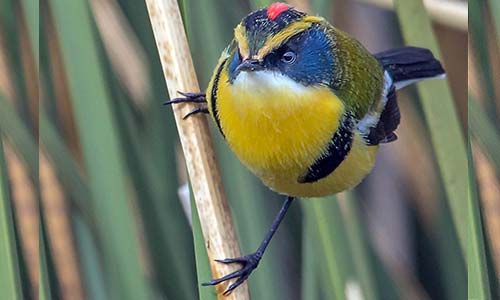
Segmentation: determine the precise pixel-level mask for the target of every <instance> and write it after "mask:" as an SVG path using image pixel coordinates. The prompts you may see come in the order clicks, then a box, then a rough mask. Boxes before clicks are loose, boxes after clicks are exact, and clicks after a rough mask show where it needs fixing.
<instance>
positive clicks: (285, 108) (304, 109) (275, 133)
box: [217, 74, 378, 197]
mask: <svg viewBox="0 0 500 300" xmlns="http://www.w3.org/2000/svg"><path fill="white" fill-rule="evenodd" d="M219 82H221V83H220V85H219V88H218V93H217V112H218V116H219V120H220V125H221V128H222V131H223V132H224V134H225V138H226V141H227V142H228V144H229V147H230V148H231V149H232V150H233V152H234V153H235V154H236V156H237V157H238V158H239V159H240V160H241V161H242V162H243V164H245V165H246V166H247V167H248V168H249V169H250V170H251V171H252V172H253V173H254V174H255V175H256V176H258V177H259V178H260V179H261V180H262V181H263V182H264V184H266V185H267V186H269V187H270V188H271V189H273V190H275V191H276V192H279V193H282V194H286V195H290V196H301V197H317V196H325V195H330V194H334V193H337V192H340V191H342V190H345V189H348V188H350V187H352V186H354V185H356V184H357V183H359V181H361V179H362V178H363V177H364V176H365V175H366V174H367V173H368V172H369V170H370V169H371V168H372V166H373V162H374V158H375V154H376V152H377V148H378V147H368V146H366V145H365V144H364V142H363V141H362V139H361V137H360V136H359V135H357V134H356V135H355V138H354V142H353V146H352V148H351V151H350V153H349V154H348V156H347V157H346V159H345V160H344V162H343V163H342V164H341V165H340V166H339V167H338V168H337V169H336V170H335V171H334V172H332V174H330V175H329V176H327V177H325V178H323V179H321V180H319V181H317V182H314V183H298V181H297V179H298V178H299V176H301V175H303V174H304V173H305V172H306V171H307V168H308V167H309V166H310V165H312V164H313V163H314V161H315V160H316V159H317V158H318V157H320V155H321V154H322V153H323V152H324V150H325V149H326V147H327V145H328V143H329V142H330V140H331V138H332V136H333V134H334V133H335V131H336V130H337V127H338V126H339V122H340V118H341V116H342V114H343V112H344V106H343V104H342V102H341V101H340V100H339V99H338V98H337V96H335V94H333V93H332V92H331V90H329V89H328V88H326V87H324V88H304V89H301V90H300V91H294V92H291V91H290V90H289V89H280V88H277V87H276V86H273V87H272V88H271V87H270V88H266V87H265V86H264V87H260V86H259V88H251V89H249V88H248V87H247V86H233V85H231V84H229V82H228V81H227V78H226V77H225V75H224V74H223V75H221V78H220V80H219Z"/></svg>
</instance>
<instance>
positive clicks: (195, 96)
mask: <svg viewBox="0 0 500 300" xmlns="http://www.w3.org/2000/svg"><path fill="white" fill-rule="evenodd" d="M178 93H179V94H181V95H182V96H184V97H180V98H174V99H170V100H168V101H165V102H163V105H169V104H176V103H206V102H207V98H206V96H205V94H204V93H183V92H179V91H178Z"/></svg>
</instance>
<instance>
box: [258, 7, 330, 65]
mask: <svg viewBox="0 0 500 300" xmlns="http://www.w3.org/2000/svg"><path fill="white" fill-rule="evenodd" d="M322 21H323V18H320V17H315V16H305V17H304V18H302V19H301V20H299V21H297V22H294V23H292V24H290V25H288V26H287V27H285V28H283V30H281V31H280V32H278V33H276V34H275V35H273V36H270V37H269V38H268V39H267V40H266V42H265V43H264V46H262V48H260V49H259V52H258V53H257V57H256V59H262V58H264V56H266V55H267V54H268V53H269V52H271V51H272V50H273V49H275V48H277V47H278V46H280V45H282V44H283V43H284V42H285V41H287V40H288V39H289V38H291V37H292V36H294V35H296V34H297V33H300V32H302V31H304V30H306V29H308V28H309V27H311V25H313V24H314V23H320V22H322Z"/></svg>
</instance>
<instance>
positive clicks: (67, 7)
mask: <svg viewBox="0 0 500 300" xmlns="http://www.w3.org/2000/svg"><path fill="white" fill-rule="evenodd" d="M50 4H51V8H52V13H53V17H54V20H55V22H54V23H55V24H56V30H57V35H58V40H59V41H60V43H61V50H62V51H61V52H62V56H63V61H64V65H65V67H66V74H68V82H69V87H70V93H71V96H72V101H73V107H74V109H75V116H76V123H77V126H78V130H79V134H80V138H81V141H82V143H81V144H82V148H83V155H84V160H85V164H86V169H87V173H88V177H89V185H90V190H91V194H92V197H91V200H92V201H93V203H92V204H93V209H94V211H93V212H94V214H95V216H96V222H97V226H98V227H99V232H100V234H101V236H100V241H102V248H103V253H104V262H105V270H106V271H107V272H108V273H107V275H109V279H110V281H109V286H108V289H109V290H110V297H111V298H113V299H149V298H150V291H149V286H148V284H147V282H146V279H145V277H144V274H143V269H142V266H141V263H140V254H139V245H138V240H137V239H136V237H135V236H134V235H133V233H134V232H136V226H135V224H134V217H133V213H132V211H131V205H130V203H129V200H130V195H129V194H128V193H127V184H126V180H127V177H128V174H126V172H125V168H124V162H123V160H122V157H123V153H122V149H121V145H120V143H119V140H118V136H119V135H118V131H117V130H116V128H117V127H116V123H115V116H114V115H113V114H112V108H111V98H110V95H109V91H108V89H107V87H106V86H105V83H106V80H105V75H104V72H103V68H102V66H101V61H100V59H99V54H98V47H97V43H96V36H95V35H94V28H93V21H92V19H91V15H90V10H89V7H88V2H87V1H84V0H74V1H70V2H68V1H64V0H51V1H50ZM75 49H78V51H75ZM131 235H132V236H131Z"/></svg>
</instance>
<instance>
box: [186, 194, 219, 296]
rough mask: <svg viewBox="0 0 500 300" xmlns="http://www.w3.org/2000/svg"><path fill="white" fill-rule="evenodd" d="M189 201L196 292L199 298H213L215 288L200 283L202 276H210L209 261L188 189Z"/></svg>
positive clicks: (193, 202)
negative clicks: (196, 279) (194, 257)
mask: <svg viewBox="0 0 500 300" xmlns="http://www.w3.org/2000/svg"><path fill="white" fill-rule="evenodd" d="M189 195H190V199H189V200H190V203H191V219H192V226H191V227H192V229H193V241H194V252H195V256H196V273H197V275H198V292H199V299H200V300H215V299H216V295H215V289H214V288H213V287H203V286H202V285H201V283H202V282H203V281H204V280H205V278H204V276H210V275H211V272H210V262H209V261H208V255H207V249H205V242H204V240H203V233H202V230H201V224H200V217H199V216H198V211H197V210H196V203H195V200H194V197H193V193H192V190H191V189H190V193H189Z"/></svg>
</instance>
